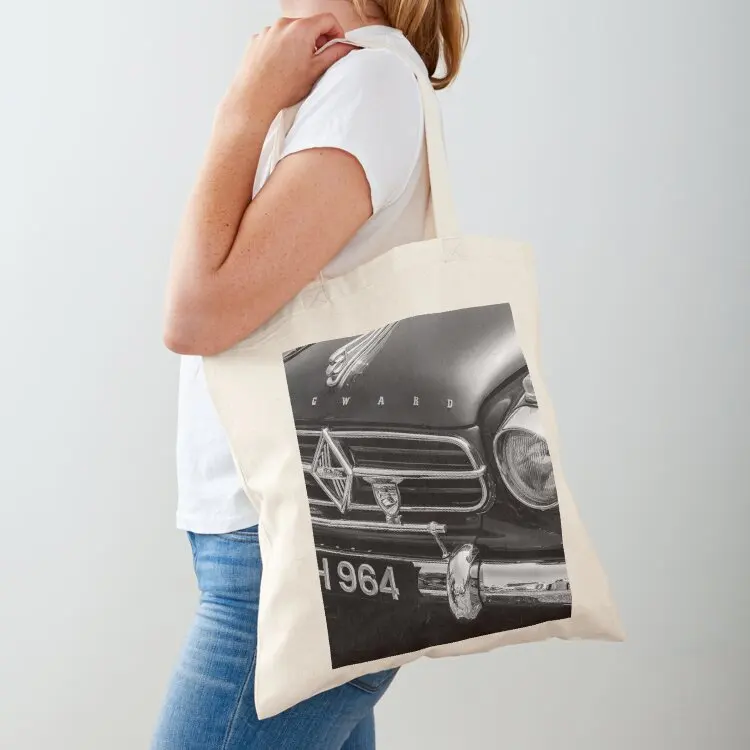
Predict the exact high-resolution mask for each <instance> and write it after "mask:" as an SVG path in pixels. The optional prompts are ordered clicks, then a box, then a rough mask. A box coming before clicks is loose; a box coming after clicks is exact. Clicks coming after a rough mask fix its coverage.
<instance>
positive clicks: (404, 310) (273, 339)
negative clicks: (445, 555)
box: [205, 70, 622, 718]
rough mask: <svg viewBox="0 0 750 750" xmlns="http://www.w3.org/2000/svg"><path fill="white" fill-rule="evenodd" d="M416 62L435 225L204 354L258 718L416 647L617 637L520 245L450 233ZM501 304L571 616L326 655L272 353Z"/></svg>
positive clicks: (280, 373)
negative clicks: (515, 345)
mask: <svg viewBox="0 0 750 750" xmlns="http://www.w3.org/2000/svg"><path fill="white" fill-rule="evenodd" d="M415 75H417V77H418V79H419V82H420V87H421V90H422V94H423V100H424V107H425V120H426V133H427V145H428V156H429V163H430V175H431V182H432V195H433V197H432V201H433V209H434V211H433V215H434V220H435V228H436V233H437V235H438V237H437V238H436V239H429V240H425V241H424V242H419V243H414V244H410V245H405V246H402V247H396V248H393V249H392V250H390V251H388V252H386V253H385V254H384V255H382V256H380V257H378V258H377V259H375V260H373V261H371V262H369V263H367V264H365V265H363V266H361V267H359V268H357V269H356V270H355V271H353V272H351V273H349V274H347V275H345V276H342V277H339V278H335V279H330V280H317V281H315V282H313V283H311V284H310V285H309V286H308V287H307V288H305V289H304V290H303V291H302V292H301V293H300V294H299V295H298V297H297V298H296V299H294V300H293V301H292V302H291V303H290V304H288V305H287V306H286V307H285V308H284V309H282V310H281V311H280V312H279V313H278V314H277V315H275V316H274V317H273V318H272V319H271V320H270V321H269V322H268V323H267V324H265V325H264V326H263V327H262V328H261V329H260V330H258V331H256V332H255V333H254V334H253V335H252V336H250V337H249V338H248V339H246V340H245V341H243V342H241V343H240V344H238V345H237V346H235V347H234V348H233V349H231V350H229V351H227V352H225V353H223V354H221V355H218V356H214V357H207V358H205V371H206V378H207V382H208V386H209V390H210V393H211V396H212V399H213V400H214V403H215V405H216V408H217V411H218V413H219V416H220V418H221V420H222V423H223V425H224V427H225V429H226V431H227V434H228V437H229V441H230V444H231V447H232V452H233V455H234V458H235V462H236V465H237V469H238V471H239V473H240V475H241V477H242V481H243V484H244V487H245V490H246V492H247V495H248V497H249V499H250V501H251V502H252V503H253V504H254V505H255V506H256V507H257V509H258V511H259V515H260V534H259V537H260V548H261V554H262V559H263V578H262V583H261V592H260V608H259V616H258V652H257V671H256V686H255V695H256V706H257V710H258V714H259V716H260V717H261V718H266V717H269V716H272V715H275V714H277V713H279V712H281V711H283V710H285V709H287V708H289V707H291V706H292V705H294V704H296V703H297V702H299V701H301V700H304V699H306V698H308V697H310V696H312V695H314V694H317V693H319V692H322V691H324V690H327V689H329V688H332V687H335V686H337V685H341V684H343V683H345V682H347V681H349V680H351V679H353V678H356V677H359V676H362V675H365V674H368V673H371V672H376V671H379V670H382V669H386V668H390V667H394V666H400V665H403V664H406V663H407V662H410V661H412V660H414V659H417V658H418V657H420V656H429V657H443V656H455V655H459V654H469V653H475V652H482V651H488V650H490V649H494V648H497V647H499V646H504V645H509V644H517V643H524V642H532V641H539V640H543V639H547V638H553V637H555V638H564V639H572V638H592V639H603V640H619V639H621V638H622V631H621V627H620V624H619V620H618V617H617V613H616V611H615V607H614V605H613V602H612V598H611V596H610V592H609V588H608V585H607V581H606V578H605V575H604V573H603V571H602V568H601V566H600V563H599V561H598V559H597V556H596V554H595V552H594V550H593V548H592V545H591V542H590V541H589V538H588V536H587V534H586V532H585V530H584V527H583V525H582V523H581V519H580V518H579V516H578V513H577V511H576V507H575V505H574V502H573V498H572V496H571V492H570V489H569V487H568V486H567V484H566V482H565V479H564V474H563V470H562V467H561V465H560V449H559V442H558V436H557V430H556V424H555V418H554V412H553V407H552V404H551V402H550V398H549V396H548V394H547V391H546V389H545V387H544V379H543V376H542V373H541V371H540V352H539V335H538V326H539V319H538V305H537V291H536V283H535V279H534V267H533V258H532V253H531V250H530V248H529V247H528V246H526V245H524V244H523V243H520V242H515V241H510V240H499V239H491V238H487V237H467V236H463V237H462V236H459V234H458V231H457V224H456V219H455V214H454V211H453V204H452V200H451V193H450V190H449V185H448V178H447V167H446V160H445V153H444V148H443V140H442V131H441V121H440V116H439V110H438V107H437V100H436V97H435V94H434V92H433V90H432V87H431V85H430V83H429V80H428V79H427V77H426V76H425V75H424V73H423V71H420V70H415ZM504 303H507V304H509V305H510V308H511V310H512V317H513V321H514V324H515V331H516V335H517V337H518V341H519V343H520V347H521V350H522V352H523V355H524V357H525V360H526V363H527V365H528V370H529V374H530V376H531V379H532V381H533V384H534V389H535V392H536V399H537V401H538V407H539V413H540V415H541V421H542V430H543V433H544V435H545V437H546V440H547V444H548V446H549V453H550V455H551V458H552V465H553V468H554V479H555V483H556V487H557V496H558V501H559V512H560V519H561V526H562V535H563V540H564V548H565V563H566V566H567V572H568V578H569V584H570V592H571V594H572V610H571V615H570V617H568V618H566V619H556V620H550V621H547V622H542V623H539V624H536V625H532V626H530V627H524V628H519V629H514V630H507V631H504V632H497V633H491V634H487V635H482V636H479V637H473V638H469V639H466V640H462V641H460V642H454V643H449V644H441V645H434V646H429V647H426V648H423V649H418V650H416V651H412V652H410V653H404V654H393V655H389V656H386V657H384V658H379V659H376V660H372V661H368V662H364V663H354V664H349V665H347V666H340V667H338V668H333V666H332V656H331V644H330V641H329V633H328V630H327V625H326V614H325V611H324V604H323V596H322V590H321V576H320V573H319V566H318V559H317V557H316V547H315V538H314V531H313V524H312V517H311V510H310V504H309V501H308V493H307V488H306V484H305V478H304V474H303V470H302V465H301V459H300V449H299V448H298V440H297V434H296V428H295V415H294V413H293V409H292V405H291V402H290V392H289V388H288V384H287V378H286V374H285V364H284V361H283V359H282V353H283V352H285V351H288V350H291V349H294V348H295V347H300V346H303V345H307V344H310V343H312V342H321V341H328V340H333V339H343V338H347V337H354V336H358V335H360V334H363V333H364V332H368V331H373V330H375V329H379V328H381V327H384V326H386V325H388V324H391V323H394V322H395V321H401V320H405V319H410V318H412V317H413V316H423V315H428V314H434V313H445V312H448V311H455V310H461V309H463V308H476V307H480V306H491V305H499V304H504ZM460 593H461V592H459V594H460Z"/></svg>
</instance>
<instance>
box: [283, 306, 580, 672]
mask: <svg viewBox="0 0 750 750" xmlns="http://www.w3.org/2000/svg"><path fill="white" fill-rule="evenodd" d="M284 362H285V370H286V377H287V384H288V388H289V396H290V399H291V405H292V411H293V414H294V419H295V426H296V429H297V435H298V441H299V450H300V459H301V464H302V470H303V472H304V476H305V482H306V487H307V494H308V499H309V503H310V514H311V519H312V526H313V536H314V539H315V547H316V553H317V559H318V568H319V574H320V585H321V590H322V594H323V601H324V606H325V613H326V620H327V625H328V634H329V643H330V648H331V661H332V665H333V667H341V666H345V665H349V664H355V663H361V662H365V661H370V660H374V659H378V658H384V657H387V656H392V655H395V654H402V653H409V652H412V651H415V650H418V649H422V648H426V647H429V646H434V645H439V644H445V643H452V642H456V641H460V640H464V639H467V638H472V637H475V636H479V635H485V634H488V633H495V632H501V631H505V630H510V629H516V628H521V627H526V626H530V625H534V624H537V623H540V622H545V621H549V620H558V619H563V618H567V617H569V616H570V611H571V591H570V584H569V580H568V575H567V569H566V564H565V553H564V548H563V538H562V531H561V523H560V513H559V508H558V498H557V490H556V487H555V477H554V472H553V469H552V461H551V458H550V454H549V450H548V446H547V441H546V440H545V434H544V427H543V423H542V419H541V417H540V412H539V406H538V403H537V399H536V395H535V392H534V385H533V383H532V380H531V377H530V375H529V372H528V367H527V365H526V361H525V359H524V356H523V353H522V351H521V348H520V344H519V341H518V337H517V335H516V331H515V326H514V322H513V315H512V312H511V308H510V306H509V305H507V304H500V305H491V306H485V307H475V308H467V309H462V310H455V311H450V312H444V313H435V314H430V315H422V316H416V317H413V318H409V319H406V320H401V321H397V322H393V323H391V324H389V325H386V326H383V327H382V328H379V329H377V330H374V331H370V332H367V333H364V334H362V335H360V336H356V337H353V338H348V339H338V340H333V341H324V342H318V343H313V344H310V345H307V346H301V347H298V348H296V349H293V350H291V351H289V352H286V353H285V355H284Z"/></svg>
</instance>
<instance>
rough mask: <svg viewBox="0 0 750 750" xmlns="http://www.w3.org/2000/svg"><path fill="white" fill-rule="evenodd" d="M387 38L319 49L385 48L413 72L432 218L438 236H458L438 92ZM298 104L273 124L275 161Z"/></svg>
mask: <svg viewBox="0 0 750 750" xmlns="http://www.w3.org/2000/svg"><path fill="white" fill-rule="evenodd" d="M388 41H389V40H388V38H387V37H386V38H383V39H382V41H380V40H378V41H371V40H357V41H353V40H349V39H343V40H342V39H334V40H332V41H331V42H328V43H327V44H325V45H323V47H321V49H320V50H318V52H319V53H320V52H322V51H323V50H324V49H326V48H327V47H328V46H330V45H331V44H350V45H352V46H353V47H359V48H363V49H387V50H389V51H390V52H392V53H393V54H395V55H396V56H397V57H399V59H401V60H403V61H404V62H405V63H406V64H407V65H408V66H409V67H410V68H411V69H412V71H413V72H414V76H415V77H416V79H417V83H418V84H419V91H420V94H421V97H422V109H423V111H424V127H425V141H426V145H427V163H428V167H429V174H430V195H431V198H430V200H431V204H432V217H433V221H434V225H435V234H436V235H437V236H438V237H457V236H458V235H459V227H458V218H457V214H456V208H455V204H454V202H453V193H452V191H451V187H450V179H449V172H448V159H447V156H446V153H445V139H444V138H443V121H442V117H441V115H440V105H439V103H438V98H437V94H436V93H435V89H434V88H433V87H432V83H431V82H430V78H429V75H428V74H427V69H426V68H425V67H424V65H423V64H422V63H421V61H420V62H419V63H417V61H416V60H414V59H412V58H410V57H408V56H406V55H405V54H403V52H402V51H401V49H399V47H397V46H396V45H391V44H388ZM298 109H299V105H297V106H295V107H291V108H290V109H288V110H284V112H283V113H282V114H281V115H280V117H279V121H278V123H277V124H276V133H275V143H274V151H275V154H274V162H275V161H276V160H277V159H278V158H279V157H280V156H281V152H282V150H283V147H284V138H285V137H286V134H287V133H288V132H289V129H290V128H291V127H292V124H293V123H294V117H295V116H296V114H297V110H298Z"/></svg>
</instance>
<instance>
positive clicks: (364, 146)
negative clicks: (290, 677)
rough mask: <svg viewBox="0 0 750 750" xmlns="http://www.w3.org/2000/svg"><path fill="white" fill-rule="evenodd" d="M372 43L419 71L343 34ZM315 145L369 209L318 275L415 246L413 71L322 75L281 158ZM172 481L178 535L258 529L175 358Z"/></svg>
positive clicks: (418, 164)
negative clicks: (351, 176) (365, 195)
mask: <svg viewBox="0 0 750 750" xmlns="http://www.w3.org/2000/svg"><path fill="white" fill-rule="evenodd" d="M378 35H381V42H385V43H386V44H387V45H389V46H394V45H398V46H399V47H400V48H402V49H403V50H404V52H405V53H406V54H407V55H409V56H411V57H412V58H413V59H414V60H415V61H417V62H418V63H419V64H420V65H421V64H422V62H421V60H420V58H419V55H418V54H417V52H416V51H415V50H414V48H413V47H412V46H411V44H410V43H409V42H408V41H407V39H406V38H405V37H404V36H403V35H402V34H401V32H399V31H397V30H395V29H391V28H389V27H386V26H368V27H363V28H360V29H355V30H354V31H352V32H349V33H348V34H347V36H348V37H349V38H351V39H353V40H368V39H374V38H377V37H378ZM383 36H385V38H383ZM279 126H280V125H279V122H278V121H277V123H276V125H275V127H279ZM273 141H274V129H273V128H272V130H271V132H270V133H269V135H268V138H267V139H266V143H265V144H264V147H263V152H262V154H261V160H260V164H259V165H258V173H257V177H256V181H255V185H254V187H253V194H255V193H257V192H258V190H260V188H261V187H262V186H263V184H264V183H265V181H266V180H267V179H268V176H269V175H270V173H271V171H272V170H273V167H274V166H275V165H274V164H273ZM322 147H330V148H338V149H341V150H343V151H347V152H349V153H351V154H352V155H353V156H355V157H356V158H357V159H358V160H359V162H360V164H361V165H362V167H363V169H364V172H365V175H366V176H367V180H368V182H369V185H370V192H371V198H372V206H373V215H372V217H371V218H370V219H369V220H368V221H367V223H366V224H365V225H364V226H363V227H361V228H360V230H359V232H358V233H357V234H356V235H355V236H354V238H353V239H352V240H351V241H350V242H349V243H348V244H347V245H346V247H344V249H343V250H342V251H341V252H340V253H339V254H338V255H337V256H336V257H335V258H333V260H331V262H330V263H329V264H328V265H327V266H326V267H325V269H324V270H323V272H322V273H323V275H324V276H328V277H333V276H339V275H341V274H344V273H346V272H348V271H350V270H352V269H353V268H356V267H357V266H359V265H360V264H362V263H364V262H366V261H368V260H371V259H372V258H374V257H376V256H378V255H380V254H381V253H384V252H386V251H387V250H390V249H391V248H392V247H395V246H397V245H402V244H406V243H408V242H415V241H419V240H422V239H423V238H424V233H425V219H426V214H427V210H428V203H429V177H428V173H427V157H426V151H425V145H424V121H423V112H422V103H421V99H420V94H419V87H418V84H417V81H416V79H415V77H414V73H413V71H412V70H411V69H410V68H409V66H408V65H407V64H406V63H405V62H404V61H403V60H402V59H400V58H399V57H398V56H397V55H395V54H393V53H391V52H389V51H387V50H384V49H363V50H357V51H354V52H351V53H350V54H348V55H347V56H346V57H344V58H343V59H342V60H340V61H339V62H337V63H336V64H335V65H333V66H332V67H331V68H329V70H328V71H327V72H326V73H325V75H324V76H323V77H322V78H321V79H320V80H319V81H318V83H317V84H316V86H315V87H314V89H313V91H312V92H311V93H310V95H309V96H308V97H307V99H305V100H304V102H303V103H302V104H301V106H300V107H299V109H298V111H297V114H296V118H295V120H294V124H293V125H292V127H291V129H290V130H289V132H288V133H287V135H286V138H285V141H284V146H283V150H282V153H281V158H284V157H285V156H288V155H289V154H293V153H295V152H298V151H303V150H305V149H310V148H322ZM177 482H178V507H177V526H178V528H181V529H185V530H189V531H193V532H196V533H202V534H221V533H226V532H230V531H236V530H237V529H242V528H246V527H248V526H252V525H253V524H256V523H257V522H258V515H257V512H256V510H255V508H254V507H253V506H252V504H251V503H250V501H249V500H248V498H247V496H246V494H245V491H244V489H243V487H242V484H241V481H240V479H239V476H238V474H237V470H236V468H235V466H234V461H233V459H232V455H231V452H230V449H229V443H228V441H227V437H226V435H225V433H224V430H223V428H222V426H221V423H220V421H219V417H218V415H217V413H216V411H215V409H214V406H213V402H212V401H211V398H210V396H209V393H208V389H207V386H206V380H205V375H204V372H203V363H202V358H201V357H200V356H183V357H182V359H181V365H180V385H179V402H178V422H177Z"/></svg>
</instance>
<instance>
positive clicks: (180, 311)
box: [162, 301, 226, 357]
mask: <svg viewBox="0 0 750 750" xmlns="http://www.w3.org/2000/svg"><path fill="white" fill-rule="evenodd" d="M217 330H219V328H218V326H215V325H212V323H211V315H210V311H209V310H208V309H205V308H204V306H201V305H196V304H192V303H191V304H186V303H185V302H182V303H179V302H178V301H172V302H171V304H170V305H169V308H168V310H167V314H166V316H165V320H164V327H163V331H162V340H163V341H164V346H166V347H167V349H169V350H170V351H172V352H174V353H175V354H193V355H201V356H205V357H208V356H211V355H213V354H218V353H219V352H221V351H222V346H221V342H219V341H217V340H216V332H217ZM225 348H226V347H225Z"/></svg>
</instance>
